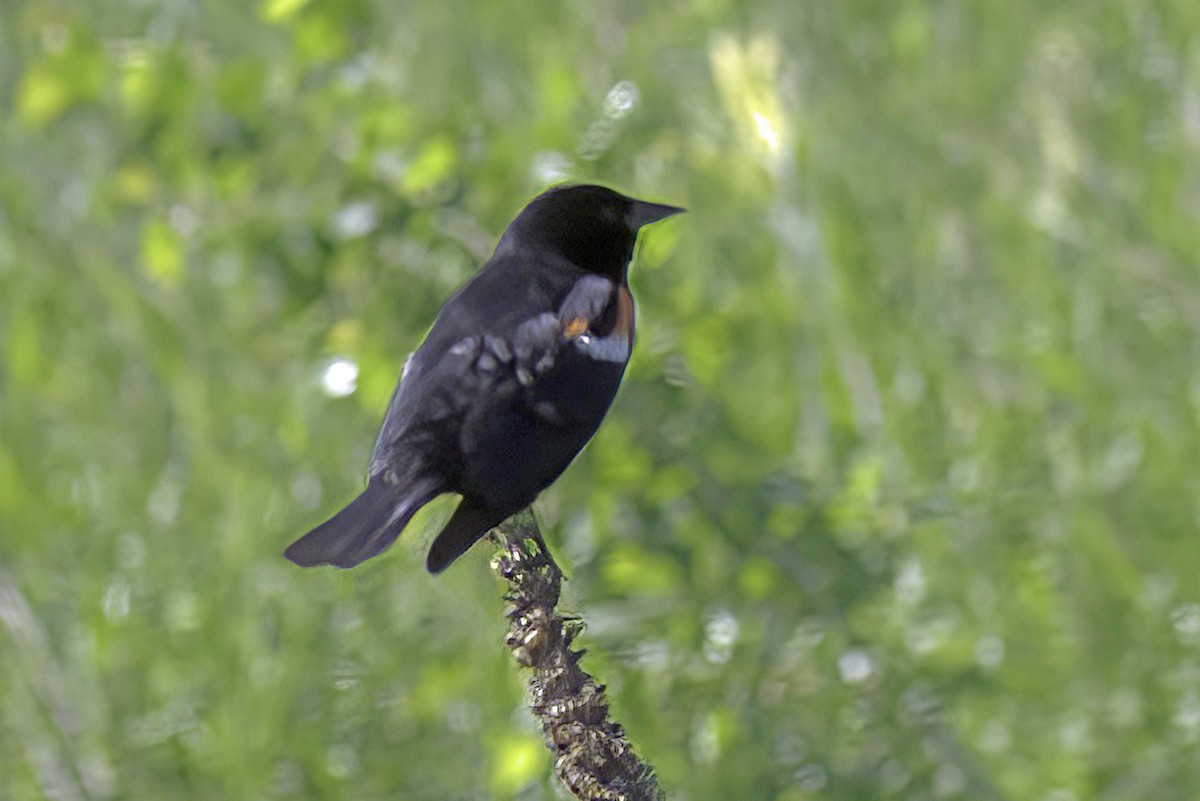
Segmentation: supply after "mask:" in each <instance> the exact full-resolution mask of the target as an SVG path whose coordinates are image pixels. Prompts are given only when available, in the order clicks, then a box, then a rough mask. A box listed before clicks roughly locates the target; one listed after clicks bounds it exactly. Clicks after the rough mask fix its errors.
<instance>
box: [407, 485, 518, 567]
mask: <svg viewBox="0 0 1200 801" xmlns="http://www.w3.org/2000/svg"><path fill="white" fill-rule="evenodd" d="M509 514H510V513H509V512H504V511H499V510H496V509H492V508H490V507H487V506H481V505H478V504H475V503H472V502H471V501H470V500H468V499H466V498H463V499H462V502H461V503H459V505H458V508H457V509H455V510H454V515H453V516H452V517H451V518H450V521H449V522H448V523H446V527H445V528H443V529H442V533H441V534H438V535H437V539H435V540H434V541H433V545H432V546H430V548H429V557H428V558H427V559H426V560H425V568H426V569H427V570H428V571H429V572H430V573H441V572H442V571H443V570H445V569H446V568H447V567H449V566H450V563H451V562H453V561H454V560H455V559H457V558H458V557H460V556H462V555H463V554H464V553H466V552H467V549H468V548H470V547H471V546H472V545H474V544H475V542H476V541H477V540H478V539H479V538H480V537H482V536H483V535H484V534H486V533H488V531H490V530H491V529H493V528H495V527H496V526H498V525H500V524H501V523H503V522H504V518H506V517H508V515H509Z"/></svg>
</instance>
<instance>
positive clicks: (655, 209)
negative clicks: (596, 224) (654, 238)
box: [625, 200, 687, 231]
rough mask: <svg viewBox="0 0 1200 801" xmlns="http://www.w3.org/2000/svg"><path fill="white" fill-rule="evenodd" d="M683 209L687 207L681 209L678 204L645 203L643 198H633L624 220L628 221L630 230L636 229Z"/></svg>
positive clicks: (680, 211)
mask: <svg viewBox="0 0 1200 801" xmlns="http://www.w3.org/2000/svg"><path fill="white" fill-rule="evenodd" d="M685 211H687V209H682V208H680V207H679V206H668V205H666V204H664V203H647V202H646V201H644V200H635V201H633V207H632V208H630V209H629V213H628V214H627V215H626V217H625V220H626V222H628V223H629V228H630V230H633V231H636V230H637V229H639V228H641V227H642V226H643V225H649V224H650V223H656V222H658V221H659V220H665V219H667V218H668V217H671V216H674V215H676V214H683V213H684V212H685Z"/></svg>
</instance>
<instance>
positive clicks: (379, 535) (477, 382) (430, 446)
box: [284, 185, 683, 573]
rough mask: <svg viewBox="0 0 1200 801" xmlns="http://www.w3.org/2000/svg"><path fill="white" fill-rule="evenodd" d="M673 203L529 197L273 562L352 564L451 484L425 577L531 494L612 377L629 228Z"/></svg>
mask: <svg viewBox="0 0 1200 801" xmlns="http://www.w3.org/2000/svg"><path fill="white" fill-rule="evenodd" d="M681 211H683V209H681V208H677V207H675V206H666V205H662V204H658V203H647V202H645V201H641V200H634V199H633V198H629V197H625V196H624V195H621V194H618V193H617V192H614V191H612V190H611V189H606V188H604V187H602V186H591V185H569V186H560V187H556V188H554V189H551V190H549V191H548V192H545V193H543V194H542V195H539V196H538V197H536V198H534V200H533V201H532V202H531V203H530V204H529V205H528V206H526V207H525V208H524V209H523V210H522V211H521V213H520V214H518V215H517V218H516V219H515V220H513V221H512V223H510V224H509V226H508V229H507V230H506V231H505V232H504V236H502V237H501V238H500V243H499V244H498V245H497V246H496V251H495V253H494V254H492V258H491V259H490V260H489V261H488V262H487V264H485V265H484V266H483V268H482V269H481V270H480V271H479V272H478V273H477V274H476V275H475V277H474V278H472V279H471V280H470V281H469V282H468V283H467V284H466V285H465V286H463V287H462V288H461V289H460V290H459V291H458V292H457V293H455V294H454V295H453V296H452V297H451V298H450V300H448V301H447V302H446V305H445V306H443V307H442V310H441V311H440V312H439V313H438V316H437V320H436V321H434V324H433V328H432V329H431V330H430V332H429V335H428V336H427V337H426V338H425V341H424V342H422V343H421V346H420V347H419V348H417V350H416V352H415V353H414V354H413V355H412V357H411V358H409V360H408V363H407V364H405V365H404V370H403V371H402V372H401V374H400V383H399V384H398V385H397V387H396V391H395V393H394V394H393V395H392V401H391V403H390V404H389V405H388V410H387V415H386V416H385V417H384V420H383V427H382V429H381V430H380V432H379V439H378V440H377V441H376V443H375V452H374V454H373V455H372V457H371V467H370V471H369V480H368V483H367V488H366V489H365V490H364V491H363V493H362V494H361V495H359V496H358V497H357V498H356V499H355V500H354V501H353V502H351V504H350V505H349V506H347V507H346V508H345V509H343V510H342V511H340V512H338V513H337V514H336V515H334V516H333V518H331V519H330V520H329V521H327V522H325V523H323V524H321V525H320V526H318V527H317V528H315V529H314V530H312V531H311V532H309V533H308V534H305V535H304V536H303V537H301V538H300V539H299V540H297V541H296V542H294V543H292V545H291V546H290V547H289V548H288V549H287V551H285V552H284V555H285V556H286V557H287V558H288V559H291V560H292V561H293V562H295V563H296V564H298V565H301V566H303V567H310V566H313V565H320V564H329V565H337V566H338V567H353V566H354V565H357V564H358V563H360V562H362V561H363V560H365V559H370V558H371V557H372V556H376V555H378V554H379V553H381V552H382V551H383V550H384V549H386V548H387V547H388V546H389V545H391V544H392V542H394V541H395V539H396V537H398V536H399V535H400V532H401V531H402V530H403V529H404V526H405V524H407V523H408V521H409V520H410V519H411V518H412V516H413V515H414V514H415V513H416V511H417V510H418V509H420V508H421V507H422V506H423V505H425V504H426V503H428V502H429V501H431V500H432V499H433V498H434V497H435V496H437V495H441V494H442V493H446V492H455V493H458V494H460V495H462V501H461V502H460V503H459V505H458V508H457V509H456V510H455V512H454V515H453V517H451V518H450V521H449V522H448V523H447V524H446V527H445V528H443V529H442V532H441V533H440V534H439V535H438V536H437V539H436V540H434V542H433V546H432V547H431V548H430V549H429V558H428V560H427V562H426V567H427V568H428V569H429V572H431V573H438V572H440V571H441V570H444V569H445V568H446V566H447V565H449V564H450V563H451V562H453V561H454V560H455V559H457V558H458V557H459V556H461V555H462V554H463V553H464V552H465V551H466V550H467V548H469V547H471V545H472V544H474V542H475V541H476V540H478V539H479V538H480V537H481V536H483V535H484V534H485V533H486V532H487V531H488V530H489V529H491V528H493V527H494V526H496V525H498V524H499V523H500V522H501V521H503V520H504V519H505V518H506V517H508V516H509V515H511V514H514V513H516V512H518V511H520V510H521V509H523V508H524V507H526V506H528V505H529V504H530V503H532V502H533V499H534V498H535V497H537V494H538V493H539V492H541V491H542V490H543V489H545V488H546V487H548V486H549V485H550V484H551V482H553V481H554V479H556V478H558V476H559V475H560V474H561V473H562V471H563V470H565V469H566V467H567V465H568V464H570V463H571V460H572V459H574V458H575V455H576V454H577V453H579V451H580V450H581V449H582V448H583V446H584V445H585V444H586V443H587V441H588V440H589V439H591V437H592V435H593V434H595V433H596V429H597V428H598V427H599V426H600V421H601V419H603V417H604V415H605V413H606V412H607V411H608V407H609V405H610V404H611V403H612V400H613V396H614V395H616V393H617V386H618V385H619V384H620V383H621V376H622V374H624V372H625V365H626V363H627V362H628V361H629V354H630V352H631V351H632V350H633V296H632V295H631V294H630V293H629V285H628V283H627V282H626V275H627V273H628V270H629V262H630V260H631V259H632V258H633V250H634V244H635V242H636V240H637V234H638V230H639V229H640V228H641V227H642V226H643V225H647V224H649V223H652V222H656V221H658V220H661V219H664V218H666V217H670V216H671V215H673V214H678V213H680V212H681Z"/></svg>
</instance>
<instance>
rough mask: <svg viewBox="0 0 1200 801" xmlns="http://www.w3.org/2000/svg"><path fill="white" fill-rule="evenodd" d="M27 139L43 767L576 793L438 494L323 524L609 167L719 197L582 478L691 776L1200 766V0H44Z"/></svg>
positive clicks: (9, 485) (171, 795) (7, 544)
mask: <svg viewBox="0 0 1200 801" xmlns="http://www.w3.org/2000/svg"><path fill="white" fill-rule="evenodd" d="M0 149H2V150H0V152H2V153H3V158H2V159H0V626H2V628H0V665H2V666H3V673H4V677H5V680H4V681H3V682H0V797H2V798H4V799H6V800H7V799H12V801H27V800H29V799H43V798H54V799H69V800H70V799H89V800H91V799H108V798H113V799H117V798H146V799H151V798H152V799H176V798H189V799H213V800H214V801H218V800H219V801H226V800H227V799H242V798H246V799H249V798H255V799H262V798H297V799H302V798H303V799H307V798H321V799H367V800H370V799H398V798H403V799H481V798H498V799H505V798H520V799H525V800H526V801H532V799H549V798H553V797H556V796H555V790H554V789H553V786H552V783H551V779H550V778H549V776H550V774H549V769H550V766H549V759H548V757H547V756H546V754H545V752H544V751H543V750H542V749H541V746H540V743H539V742H538V735H537V733H536V732H535V731H534V730H533V727H532V722H531V719H530V718H529V716H528V714H527V713H526V712H525V711H524V707H523V700H522V690H521V684H520V678H519V677H518V676H517V674H516V673H515V671H514V670H513V668H512V667H511V665H510V664H509V661H508V658H507V656H506V654H505V652H504V649H503V647H502V644H501V642H500V638H501V637H502V633H503V630H504V627H503V625H502V622H501V619H500V616H501V614H502V603H501V600H500V598H499V597H498V596H499V593H500V586H499V584H498V583H497V582H496V581H495V580H494V579H493V578H492V577H491V576H490V575H489V574H488V571H487V569H486V567H485V564H484V563H485V562H486V560H487V559H488V558H489V556H490V554H489V552H488V551H489V549H488V547H487V546H486V545H481V546H479V547H477V548H476V549H475V550H474V551H473V552H472V553H471V554H470V555H469V557H468V558H466V559H464V560H463V561H462V563H460V564H456V565H455V567H454V569H453V570H451V571H449V572H448V573H447V574H446V575H444V576H442V577H439V578H437V579H432V578H430V577H428V576H427V575H425V573H424V572H423V570H422V567H421V565H422V557H421V551H422V548H423V546H424V544H425V543H426V542H427V541H428V537H429V536H430V530H431V529H432V528H433V527H434V526H436V524H437V522H438V519H441V518H444V516H445V514H446V513H447V511H448V508H449V507H448V505H447V504H446V503H441V504H438V505H437V508H436V509H434V510H433V511H432V512H430V513H429V514H428V515H425V516H424V517H423V521H422V522H421V523H420V524H418V525H416V526H414V529H413V530H412V531H410V532H409V533H408V534H406V536H405V537H404V538H403V539H402V541H401V544H400V546H399V547H397V548H395V549H393V551H392V552H391V553H390V554H389V555H388V556H387V557H385V558H383V559H379V560H376V561H375V562H373V563H371V564H369V565H367V566H364V568H362V569H360V570H356V571H353V572H348V573H344V572H337V571H332V570H330V571H301V570H298V569H295V568H293V567H292V566H291V565H289V564H288V563H286V562H285V561H284V560H282V559H281V558H280V556H279V553H280V551H281V549H282V548H283V547H284V546H285V545H286V544H287V543H288V542H290V541H291V539H292V538H294V537H295V536H296V535H298V534H300V533H302V532H303V531H305V530H306V529H307V528H308V527H310V526H312V525H313V524H315V523H316V522H319V521H320V520H321V519H323V518H322V516H323V515H326V514H328V513H330V512H332V511H333V510H335V509H336V508H338V507H339V506H340V505H341V504H342V503H344V502H345V501H347V500H348V499H349V498H351V497H352V496H353V495H354V494H355V492H356V491H357V489H358V487H359V486H360V484H361V481H362V479H363V473H364V468H365V465H366V461H367V456H368V453H369V449H370V447H371V445H372V443H373V438H374V432H375V428H376V426H377V424H378V422H379V419H380V416H381V413H382V410H383V408H384V406H385V404H386V401H387V398H388V395H389V393H390V391H391V388H392V385H393V383H394V381H395V378H396V376H397V374H398V371H399V367H400V365H401V364H402V363H403V360H404V358H405V356H406V354H407V353H408V352H409V351H410V350H411V349H412V348H413V347H414V346H415V345H416V343H417V342H418V341H419V339H420V337H421V335H422V333H423V331H424V329H425V327H426V326H427V325H428V324H429V322H430V321H431V320H432V317H433V315H434V313H435V312H436V309H437V307H438V305H439V304H440V302H441V301H442V300H444V299H445V297H446V296H447V295H448V294H449V293H450V292H451V291H452V290H453V289H454V287H456V286H457V285H458V284H459V283H461V282H462V281H463V280H465V279H466V278H467V277H468V276H469V275H470V274H471V272H472V270H473V269H475V267H476V266H477V265H478V264H479V263H480V261H481V260H482V259H483V258H485V257H486V255H487V253H488V251H489V248H490V246H491V244H492V242H493V241H494V239H495V237H496V236H497V234H498V233H499V232H500V231H501V230H502V228H503V226H504V224H505V223H506V222H507V220H508V219H509V218H511V216H512V215H513V214H514V213H515V212H516V211H517V210H518V209H519V208H520V207H521V206H522V204H523V203H524V202H525V201H526V200H528V199H529V198H530V197H531V196H532V195H534V194H535V193H536V192H538V191H539V190H540V189H541V188H543V187H544V186H545V185H547V184H549V183H553V182H555V181H558V180H562V179H564V178H570V179H592V180H601V181H605V182H610V183H611V184H613V185H614V186H617V187H619V188H622V189H624V190H626V191H629V192H631V193H635V194H638V195H640V196H645V197H649V198H651V199H655V200H662V201H666V202H676V203H681V204H685V205H687V206H689V208H690V209H691V213H690V214H689V215H687V216H685V217H683V218H679V219H677V220H673V221H671V222H669V223H664V224H663V225H661V226H656V227H655V228H654V229H652V230H650V231H648V232H647V235H646V237H645V242H644V243H643V247H642V249H641V253H640V256H639V260H638V263H637V264H636V265H635V268H634V272H633V278H632V281H633V285H634V290H635V293H636V295H637V298H638V302H639V308H640V322H639V342H638V345H637V349H636V353H635V355H634V363H633V365H632V367H631V369H630V373H629V375H628V377H627V380H626V384H625V386H624V388H623V389H622V392H621V394H620V396H619V397H618V399H617V402H616V404H615V407H614V409H613V412H612V414H611V416H610V418H609V420H608V421H607V423H606V424H605V426H604V427H603V429H602V430H601V432H600V434H599V435H598V437H597V439H596V441H595V442H594V443H593V444H592V445H591V446H589V448H588V450H587V451H586V452H585V453H584V455H583V456H582V457H581V458H580V459H579V460H578V461H577V463H576V464H575V465H574V466H573V467H572V468H571V469H570V470H569V471H568V473H567V474H566V475H565V476H564V477H563V479H562V480H561V481H560V482H559V483H558V485H556V486H555V487H554V488H553V489H552V490H550V491H549V492H547V493H546V494H545V496H544V497H543V499H542V501H541V502H540V504H539V508H540V512H541V515H542V517H543V520H544V522H545V524H546V527H547V531H548V537H549V539H550V541H551V543H552V545H553V546H554V547H555V548H556V550H557V552H558V553H559V554H560V555H561V556H562V558H563V561H564V562H565V564H566V566H567V569H568V572H569V573H570V575H571V576H572V579H573V580H572V581H571V582H570V585H569V587H568V598H567V599H566V603H567V604H568V605H569V606H570V607H571V608H574V609H577V610H578V611H579V612H580V613H581V614H582V615H583V616H584V617H585V618H586V620H587V621H588V624H589V629H588V632H587V634H586V635H585V636H584V638H583V642H584V643H585V644H586V645H587V646H588V647H589V648H590V649H591V652H590V653H589V655H588V657H587V662H586V664H587V667H588V669H589V670H590V671H592V672H594V673H595V674H596V675H597V676H599V677H600V678H601V679H602V680H604V681H607V682H608V683H609V684H610V689H611V691H612V695H613V699H614V704H615V712H616V715H617V717H618V718H619V719H621V720H622V721H623V722H624V723H625V724H626V726H627V728H628V730H629V732H630V734H631V735H632V737H633V739H634V740H635V742H636V743H637V744H638V746H639V749H640V750H641V752H642V754H643V755H644V756H645V757H647V758H648V759H649V760H650V761H651V762H652V763H654V764H655V765H656V766H657V768H658V769H659V771H660V774H661V776H662V781H663V783H664V785H665V786H666V787H668V788H674V790H675V792H676V793H677V795H676V797H677V798H679V799H684V798H686V799H689V801H704V800H705V799H728V798H737V799H772V800H773V801H801V800H802V799H830V800H831V801H832V800H835V799H836V800H838V801H842V800H846V801H848V800H849V799H855V801H859V800H861V799H874V798H904V799H1031V800H1032V801H1083V800H1084V799H1114V800H1115V799H1129V798H1153V799H1156V800H1157V801H1169V800H1171V799H1180V800H1181V801H1185V800H1186V801H1191V800H1192V799H1195V798H1197V797H1200V760H1198V759H1197V753H1198V748H1200V589H1198V588H1197V580H1196V576H1197V575H1200V547H1198V543H1197V536H1196V534H1197V525H1198V521H1200V502H1198V501H1197V499H1198V498H1200V471H1197V470H1196V464H1197V457H1196V454H1197V453H1200V379H1197V377H1196V376H1197V367H1198V364H1200V362H1198V359H1200V270H1198V264H1197V253H1200V168H1198V167H1197V164H1198V163H1200V159H1198V157H1200V5H1197V4H1195V3H1185V2H1182V0H1149V1H1148V2H1117V1H1116V0H1100V1H1099V2H1093V3H1084V2H1079V1H1078V0H1075V1H1074V2H1067V3H1065V4H1064V3H1059V4H1045V3H1032V2H1028V1H1027V0H1016V1H1015V2H1000V0H981V1H980V2H967V3H951V2H936V1H935V2H931V3H916V2H907V1H904V2H883V1H882V0H873V1H871V0H851V2H847V3H840V4H831V3H797V2H783V0H774V1H773V2H761V3H742V4H737V3H729V2H722V1H721V0H706V1H705V2H697V3H691V4H689V3H679V2H665V3H655V4H650V3H644V4H643V3H633V2H615V3H585V2H566V3H560V2H545V1H543V0H533V1H532V2H527V3H523V4H522V5H521V6H520V7H519V11H518V10H516V7H514V6H511V5H504V4H496V3H483V2H461V1H459V0H449V1H448V2H443V3H421V4H417V3H408V2H385V1H384V0H349V1H346V0H342V1H341V2H333V1H332V0H265V1H264V2H261V3H259V4H257V5H255V4H247V3H238V2H232V1H231V0H200V1H199V2H188V3H185V2H165V3H147V2H132V0H127V1H126V2H119V1H112V2H100V3H90V4H84V3H70V2H62V0H59V1H58V2H53V1H52V0H6V2H5V3H4V4H3V5H2V6H0ZM331 364H337V365H339V366H338V367H337V369H336V370H331V371H328V372H327V368H329V367H330V365H331ZM351 365H353V366H354V367H356V368H357V380H356V383H354V384H351V383H350V382H351V381H354V372H353V369H352V368H351ZM327 377H328V378H330V379H331V380H329V381H326V380H325V379H326V378H327ZM333 377H339V382H340V385H339V382H335V381H333V380H332V378H333ZM351 389H353V391H352V392H350V391H349V390H351ZM439 516H440V517H439Z"/></svg>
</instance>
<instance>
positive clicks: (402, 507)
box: [283, 477, 438, 568]
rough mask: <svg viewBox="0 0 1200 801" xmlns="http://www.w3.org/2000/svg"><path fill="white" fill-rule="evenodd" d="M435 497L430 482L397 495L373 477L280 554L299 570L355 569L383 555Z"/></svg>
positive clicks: (393, 488)
mask: <svg viewBox="0 0 1200 801" xmlns="http://www.w3.org/2000/svg"><path fill="white" fill-rule="evenodd" d="M437 494H438V488H437V486H436V485H435V484H434V483H433V482H424V483H416V484H413V485H412V486H410V487H408V489H407V491H406V492H404V493H403V494H399V493H397V490H396V487H394V486H392V485H391V484H388V483H387V482H385V481H384V480H383V479H381V478H376V477H372V478H371V480H370V482H369V483H368V484H367V488H366V489H365V490H363V492H362V494H361V495H359V496H358V497H357V498H355V499H354V500H353V501H351V502H350V505H349V506H347V507H346V508H345V509H343V510H342V511H340V512H338V513H337V514H336V515H334V516H333V517H331V518H330V519H329V520H327V521H325V522H324V523H322V524H321V525H319V526H317V527H316V528H314V529H313V530H312V531H310V532H308V533H307V534H305V535H304V536H303V537H301V538H300V539H298V540H296V541H295V542H293V543H292V544H291V545H289V546H288V549H287V550H286V551H284V552H283V555H284V556H286V557H287V558H288V559H291V560H292V561H293V562H295V563H296V564H298V565H300V566H301V567H313V566H314V565H336V566H337V567H344V568H345V567H354V566H355V565H357V564H359V563H361V562H364V561H366V560H367V559H370V558H371V557H372V556H378V555H379V554H381V553H383V551H384V550H386V549H387V547H388V546H389V545H391V544H392V543H393V542H395V541H396V538H397V537H399V536H400V532H401V531H403V530H404V526H405V525H407V524H408V521H409V520H411V519H412V516H413V515H414V514H416V513H417V510H418V509H420V508H421V507H422V506H424V505H425V504H427V503H429V502H430V501H431V500H433V498H434V497H435V496H436V495H437Z"/></svg>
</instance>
